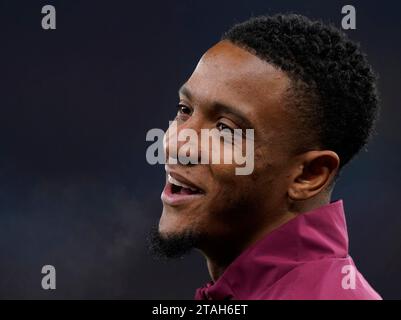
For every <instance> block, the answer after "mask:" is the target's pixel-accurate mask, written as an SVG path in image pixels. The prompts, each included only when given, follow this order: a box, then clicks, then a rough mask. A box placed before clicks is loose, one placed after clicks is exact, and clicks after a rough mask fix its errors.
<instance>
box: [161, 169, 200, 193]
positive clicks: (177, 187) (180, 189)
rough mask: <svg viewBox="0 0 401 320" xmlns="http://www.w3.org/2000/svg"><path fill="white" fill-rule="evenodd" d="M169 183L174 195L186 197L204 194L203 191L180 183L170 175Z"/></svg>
mask: <svg viewBox="0 0 401 320" xmlns="http://www.w3.org/2000/svg"><path fill="white" fill-rule="evenodd" d="M167 181H168V182H169V183H170V184H171V192H172V193H173V194H184V195H190V194H200V193H202V190H200V189H198V188H196V187H193V186H190V185H187V184H185V183H183V182H180V181H178V180H177V179H175V178H174V177H172V176H171V175H170V174H168V175H167Z"/></svg>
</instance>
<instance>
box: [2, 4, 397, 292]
mask: <svg viewBox="0 0 401 320" xmlns="http://www.w3.org/2000/svg"><path fill="white" fill-rule="evenodd" d="M45 4H53V5H55V7H56V10H57V29H56V30H55V31H45V30H43V29H42V28H41V18H42V14H41V8H42V6H43V5H45ZM345 4H353V5H354V6H355V7H356V9H357V30H356V31H347V33H348V34H349V35H350V37H351V38H352V39H355V40H357V41H359V42H361V44H362V48H364V50H365V51H366V52H367V53H368V56H369V59H370V61H371V63H372V64H373V66H374V67H375V69H376V70H377V72H378V73H379V75H380V78H381V79H380V91H381V94H382V116H381V120H380V122H379V126H378V132H379V134H378V135H377V136H376V137H375V139H374V140H373V141H372V143H371V144H370V146H369V148H368V152H364V153H362V154H361V155H360V156H358V157H357V158H356V159H355V160H354V161H353V162H352V163H351V164H350V165H349V166H348V167H347V168H346V169H345V170H344V173H343V175H342V177H341V178H340V180H339V182H338V184H337V187H336V192H335V198H343V199H344V200H345V207H346V212H347V219H348V227H349V233H350V241H351V254H352V256H353V258H354V260H355V261H356V263H357V265H358V267H359V269H360V270H361V272H362V273H363V274H364V275H365V276H366V278H367V279H368V280H369V281H370V282H371V284H372V285H373V286H374V287H375V288H376V289H377V291H378V292H379V293H380V294H382V295H383V297H384V298H387V299H394V298H398V299H399V298H401V287H400V284H401V281H400V275H399V270H401V256H400V254H401V241H400V240H401V235H400V231H401V204H400V195H401V190H400V181H401V173H400V170H399V167H400V164H401V150H400V147H401V134H400V133H401V126H400V124H401V112H400V108H399V107H400V105H399V95H400V81H401V79H400V77H401V76H400V74H401V72H400V71H401V70H400V65H401V62H400V56H401V55H400V51H401V44H400V38H401V32H400V30H401V22H400V19H399V11H400V5H399V4H396V3H395V1H380V2H378V1H352V2H344V1H324V2H323V1H310V0H308V1H302V2H301V1H283V0H280V1H278V0H276V1H267V0H265V1H261V0H259V1H256V0H254V1H249V0H248V1H233V0H231V1H216V0H215V1H188V0H187V1H72V0H71V1H50V0H49V1H28V0H27V1H20V0H17V1H0V41H1V42H0V298H39V299H41V298H78V299H79V298H133V299H135V298H161V299H163V298H187V299H191V298H192V297H193V294H194V290H195V288H197V287H198V286H200V285H202V284H203V283H204V282H205V281H207V280H208V274H207V269H206V264H205V262H204V259H203V258H202V257H201V256H200V255H199V254H197V253H194V254H192V255H190V256H189V257H187V258H185V259H184V260H180V261H175V262H170V263H162V262H157V261H154V260H153V259H152V258H151V257H150V255H149V254H148V252H147V248H146V241H145V237H146V234H147V231H148V229H149V228H150V227H151V226H152V225H154V224H156V223H157V221H158V218H159V216H160V213H161V203H160V200H159V196H160V192H161V190H162V186H163V181H164V175H163V172H164V171H163V167H162V166H150V165H148V164H147V162H146V159H145V150H146V147H147V146H148V145H149V143H147V142H146V141H145V135H146V132H147V130H149V129H150V128H166V127H167V125H168V120H170V119H171V118H172V117H173V115H174V113H175V110H176V103H177V94H176V92H177V89H178V87H179V86H180V85H181V84H182V83H183V82H184V81H185V79H186V78H187V77H188V76H189V75H190V73H191V71H192V70H193V68H194V66H195V65H196V63H197V60H198V59H199V57H200V56H201V54H202V53H203V52H204V51H205V50H207V49H208V48H209V47H210V46H211V45H213V44H214V43H215V42H217V41H218V39H219V37H220V35H221V33H222V32H223V31H225V30H226V29H227V28H229V27H230V26H231V25H232V24H234V23H236V22H240V21H242V20H245V19H247V18H249V17H250V16H252V15H259V14H264V13H272V14H273V13H278V12H295V13H302V14H305V15H307V16H309V17H312V18H321V19H323V20H324V21H327V22H332V23H334V24H335V25H336V26H340V23H341V19H342V15H341V8H342V6H343V5H345ZM45 264H53V265H54V266H55V267H56V269H57V289H56V290H55V291H44V290H42V289H41V285H40V283H41V278H42V275H41V273H40V271H41V267H42V266H43V265H45Z"/></svg>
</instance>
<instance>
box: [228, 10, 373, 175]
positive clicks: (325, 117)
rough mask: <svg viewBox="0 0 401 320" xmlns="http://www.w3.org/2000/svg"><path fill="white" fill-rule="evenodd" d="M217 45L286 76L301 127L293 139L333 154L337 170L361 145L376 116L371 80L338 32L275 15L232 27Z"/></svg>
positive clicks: (353, 47) (358, 54) (356, 47)
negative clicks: (249, 54)
mask: <svg viewBox="0 0 401 320" xmlns="http://www.w3.org/2000/svg"><path fill="white" fill-rule="evenodd" d="M222 40H228V41H230V42H231V43H233V44H235V45H237V46H239V47H242V48H244V49H246V50H248V51H250V52H252V53H253V54H255V55H256V56H258V57H259V58H261V59H263V60H265V61H267V62H269V63H271V64H272V65H275V66H276V67H278V68H280V69H281V70H283V71H284V72H285V73H286V74H287V75H288V77H289V78H290V79H291V83H292V85H291V90H290V91H291V92H290V95H289V96H291V97H292V98H293V99H289V100H291V102H290V104H291V106H296V108H293V109H294V110H295V112H296V116H297V119H298V120H297V121H298V123H299V124H301V125H300V126H299V127H300V128H298V129H299V131H298V132H297V134H300V135H301V136H304V137H306V141H313V143H314V144H315V145H317V146H318V147H319V148H322V149H323V148H324V149H327V150H332V151H334V152H336V153H337V154H338V156H339V157H340V161H341V164H340V168H342V167H343V166H344V165H345V164H347V163H348V162H349V161H350V160H351V159H352V158H353V157H354V156H355V155H356V154H357V153H358V152H359V151H360V150H361V149H362V148H363V147H364V146H365V145H366V143H367V141H368V140H369V138H370V136H371V135H372V133H373V132H374V127H375V122H376V119H377V117H378V112H379V98H378V92H377V89H376V88H377V85H376V84H377V77H376V75H375V74H374V72H373V70H372V67H371V66H370V65H369V63H368V61H367V59H366V56H365V54H363V53H362V52H361V50H360V48H359V45H358V44H356V43H355V42H353V41H351V40H349V38H348V37H347V36H346V35H345V34H344V33H342V32H341V31H339V30H338V29H337V28H335V27H333V26H331V25H327V24H324V23H322V22H320V21H312V20H310V19H309V18H307V17H305V16H302V15H296V14H278V15H274V16H260V17H255V18H251V19H250V20H248V21H245V22H243V23H240V24H237V25H235V26H233V27H232V28H231V29H230V30H228V31H227V32H226V33H225V34H224V35H223V36H222ZM308 145H309V147H308ZM310 146H311V144H305V145H304V146H303V148H305V149H308V148H310Z"/></svg>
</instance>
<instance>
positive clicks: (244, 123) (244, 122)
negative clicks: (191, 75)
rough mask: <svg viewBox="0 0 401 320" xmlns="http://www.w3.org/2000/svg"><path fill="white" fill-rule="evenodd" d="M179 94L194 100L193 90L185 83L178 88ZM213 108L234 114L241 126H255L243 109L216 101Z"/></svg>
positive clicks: (248, 127)
mask: <svg viewBox="0 0 401 320" xmlns="http://www.w3.org/2000/svg"><path fill="white" fill-rule="evenodd" d="M178 94H179V95H183V96H185V97H187V98H188V99H189V100H192V98H193V95H192V93H191V91H190V90H189V89H188V87H186V86H185V84H184V85H182V86H181V88H180V89H179V90H178ZM211 109H212V110H213V111H214V112H216V113H221V114H229V115H232V116H234V117H235V118H236V120H237V121H238V122H240V124H241V126H243V127H245V128H246V129H252V128H253V124H252V123H251V121H249V120H248V118H247V117H246V115H245V114H244V113H243V112H242V111H241V110H238V108H235V107H232V106H229V105H226V104H223V103H220V102H214V103H212V105H211Z"/></svg>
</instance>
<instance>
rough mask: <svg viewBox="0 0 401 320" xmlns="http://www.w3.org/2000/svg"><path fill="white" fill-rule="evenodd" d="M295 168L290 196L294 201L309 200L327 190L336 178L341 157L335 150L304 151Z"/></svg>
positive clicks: (289, 190)
mask: <svg viewBox="0 0 401 320" xmlns="http://www.w3.org/2000/svg"><path fill="white" fill-rule="evenodd" d="M299 160H300V161H298V164H297V168H296V169H295V170H294V175H293V181H292V182H291V184H290V186H289V188H288V197H289V198H290V199H291V200H294V201H300V200H307V199H309V198H311V197H313V196H315V195H317V194H318V193H320V192H322V191H323V190H325V189H326V188H327V187H328V186H329V185H330V184H331V182H332V180H333V179H334V177H335V175H336V173H337V171H338V168H339V165H340V159H339V157H338V155H337V154H336V153H335V152H333V151H328V150H324V151H309V152H306V153H304V154H303V155H302V156H301V157H300V159H299Z"/></svg>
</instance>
